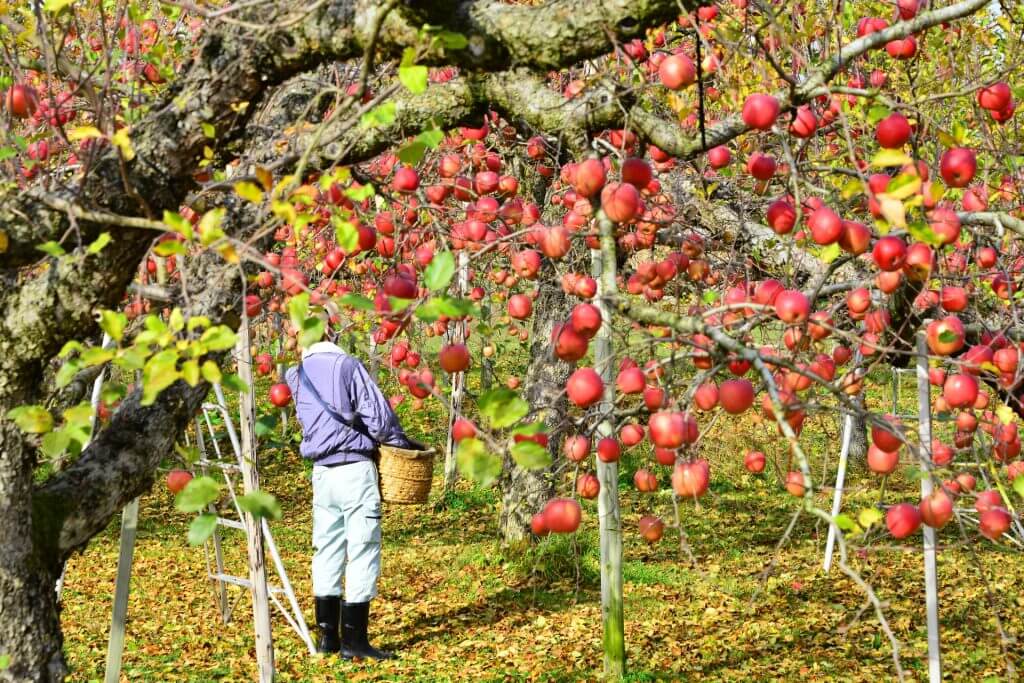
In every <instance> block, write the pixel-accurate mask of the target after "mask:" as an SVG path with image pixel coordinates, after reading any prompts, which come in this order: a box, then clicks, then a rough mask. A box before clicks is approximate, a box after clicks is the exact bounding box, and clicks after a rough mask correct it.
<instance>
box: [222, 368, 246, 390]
mask: <svg viewBox="0 0 1024 683" xmlns="http://www.w3.org/2000/svg"><path fill="white" fill-rule="evenodd" d="M221 384H222V386H224V387H226V388H228V389H231V390H232V391H237V392H238V393H240V394H244V393H246V392H248V391H249V385H248V384H246V383H245V382H243V381H242V378H241V377H239V376H238V375H235V374H233V373H231V374H227V375H224V381H223V382H221Z"/></svg>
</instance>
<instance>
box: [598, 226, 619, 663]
mask: <svg viewBox="0 0 1024 683" xmlns="http://www.w3.org/2000/svg"><path fill="white" fill-rule="evenodd" d="M598 223H599V225H600V229H601V249H600V250H592V251H591V272H592V273H593V276H594V279H595V280H597V283H598V290H597V291H598V298H597V306H598V309H599V310H600V311H601V329H600V330H599V331H598V333H597V335H596V337H595V339H594V342H595V343H594V362H595V365H596V366H597V370H598V372H599V373H600V374H601V379H602V380H604V400H603V401H602V403H601V412H602V416H603V419H602V420H601V423H600V424H599V425H598V427H597V432H598V436H599V437H600V438H604V437H606V436H611V435H612V431H613V424H612V411H613V410H614V406H615V353H614V349H613V346H612V319H611V307H610V306H609V305H608V303H607V301H606V300H605V297H608V296H614V295H615V293H616V289H617V285H616V282H615V275H616V268H617V264H616V257H615V234H614V225H613V224H612V222H611V221H610V220H608V219H607V218H606V217H605V216H604V214H599V215H598ZM597 479H598V481H599V482H600V484H601V487H600V493H599V494H598V498H597V514H598V518H599V522H600V534H601V617H602V621H603V622H604V673H605V675H606V676H607V677H609V678H621V677H622V676H623V675H624V674H625V673H626V639H625V632H624V618H623V605H622V599H623V591H622V515H621V513H620V510H619V466H618V463H614V462H601V461H600V460H598V461H597Z"/></svg>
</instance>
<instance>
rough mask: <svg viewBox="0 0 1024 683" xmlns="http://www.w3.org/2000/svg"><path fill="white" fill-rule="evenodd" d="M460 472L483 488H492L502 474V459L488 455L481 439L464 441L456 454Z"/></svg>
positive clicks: (460, 443)
mask: <svg viewBox="0 0 1024 683" xmlns="http://www.w3.org/2000/svg"><path fill="white" fill-rule="evenodd" d="M455 464H456V465H458V468H459V472H461V473H462V476H464V477H466V478H467V479H471V480H473V481H475V482H477V483H478V484H480V485H481V486H490V485H491V484H493V483H494V481H495V480H496V479H497V478H498V475H499V474H501V458H499V457H498V456H496V455H494V454H493V453H488V452H487V448H486V447H485V446H484V442H483V441H481V440H480V439H463V440H462V441H460V442H459V448H458V450H457V451H456V453H455Z"/></svg>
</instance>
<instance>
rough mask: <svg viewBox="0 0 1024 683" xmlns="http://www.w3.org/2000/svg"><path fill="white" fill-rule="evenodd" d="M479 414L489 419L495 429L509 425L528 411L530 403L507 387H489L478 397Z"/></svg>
mask: <svg viewBox="0 0 1024 683" xmlns="http://www.w3.org/2000/svg"><path fill="white" fill-rule="evenodd" d="M478 406H479V409H480V414H481V415H482V416H484V417H486V418H488V419H489V420H490V421H491V425H492V426H493V427H494V428H495V429H501V428H502V427H509V426H511V425H514V424H515V423H516V422H518V421H519V420H520V419H522V418H523V417H524V416H525V415H526V414H527V413H528V412H530V404H528V403H527V402H526V401H524V400H523V399H521V398H519V394H517V393H516V392H514V391H512V390H511V389H509V388H507V387H498V388H497V389H491V390H490V391H488V392H487V393H486V394H484V395H482V396H481V397H480V400H479V402H478Z"/></svg>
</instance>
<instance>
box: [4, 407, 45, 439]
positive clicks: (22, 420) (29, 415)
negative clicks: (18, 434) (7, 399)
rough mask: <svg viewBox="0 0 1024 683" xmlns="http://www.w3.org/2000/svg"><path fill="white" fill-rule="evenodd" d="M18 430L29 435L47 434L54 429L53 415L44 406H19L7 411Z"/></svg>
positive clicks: (9, 418) (8, 416)
mask: <svg viewBox="0 0 1024 683" xmlns="http://www.w3.org/2000/svg"><path fill="white" fill-rule="evenodd" d="M7 419H8V420H13V421H14V424H16V425H18V429H20V430H21V431H23V432H27V433H29V434H45V433H46V432H48V431H50V430H51V429H53V415H50V411H48V410H47V409H46V408H44V407H42V406H18V407H17V408H11V409H10V410H8V411H7Z"/></svg>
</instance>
